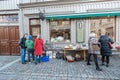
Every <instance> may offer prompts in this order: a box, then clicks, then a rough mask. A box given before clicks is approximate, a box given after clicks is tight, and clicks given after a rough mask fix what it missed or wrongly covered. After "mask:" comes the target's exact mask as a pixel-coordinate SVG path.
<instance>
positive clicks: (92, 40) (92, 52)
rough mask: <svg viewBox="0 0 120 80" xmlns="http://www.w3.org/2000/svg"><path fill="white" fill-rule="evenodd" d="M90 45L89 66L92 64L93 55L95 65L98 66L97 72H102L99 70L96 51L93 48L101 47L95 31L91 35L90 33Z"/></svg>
mask: <svg viewBox="0 0 120 80" xmlns="http://www.w3.org/2000/svg"><path fill="white" fill-rule="evenodd" d="M88 45H89V49H88V59H87V65H91V64H90V57H91V55H93V57H94V62H95V65H96V70H98V71H101V69H100V68H99V65H98V60H97V53H96V50H94V49H93V46H92V45H96V46H97V47H98V45H99V43H98V41H97V39H96V34H95V32H93V31H91V33H90V37H89V40H88Z"/></svg>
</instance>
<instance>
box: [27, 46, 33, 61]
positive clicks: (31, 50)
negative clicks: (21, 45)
mask: <svg viewBox="0 0 120 80" xmlns="http://www.w3.org/2000/svg"><path fill="white" fill-rule="evenodd" d="M27 54H28V61H29V62H30V58H31V56H30V55H32V59H33V60H34V50H33V49H30V48H29V49H27Z"/></svg>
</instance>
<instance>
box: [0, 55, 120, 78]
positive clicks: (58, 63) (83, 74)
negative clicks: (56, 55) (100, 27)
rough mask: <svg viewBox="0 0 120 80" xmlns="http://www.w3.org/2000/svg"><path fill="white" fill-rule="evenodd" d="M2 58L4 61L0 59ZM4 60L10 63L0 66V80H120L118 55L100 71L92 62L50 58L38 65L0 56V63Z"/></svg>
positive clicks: (119, 58)
mask: <svg viewBox="0 0 120 80" xmlns="http://www.w3.org/2000/svg"><path fill="white" fill-rule="evenodd" d="M4 58H5V59H6V61H5V60H2V59H4ZM11 58H12V60H11ZM13 58H14V59H13ZM7 60H8V61H7ZM4 61H5V62H8V63H6V64H5V65H4V66H6V65H8V64H9V63H11V64H9V66H7V67H5V68H3V69H1V68H2V67H4V66H2V67H1V66H0V69H1V70H0V80H120V57H118V56H113V57H112V58H111V63H110V66H109V67H108V68H107V67H106V66H100V67H101V68H102V69H103V71H101V72H99V71H96V70H95V65H94V62H91V64H92V65H90V66H87V65H86V62H84V61H79V62H73V63H68V62H66V61H64V60H61V59H51V60H50V61H49V62H42V63H40V64H38V65H34V64H33V63H30V64H29V63H27V64H24V65H23V64H21V63H20V61H19V57H18V56H16V57H14V56H9V57H6V56H0V64H1V63H4ZM99 63H101V62H100V60H99Z"/></svg>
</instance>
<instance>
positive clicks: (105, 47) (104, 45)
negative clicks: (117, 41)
mask: <svg viewBox="0 0 120 80" xmlns="http://www.w3.org/2000/svg"><path fill="white" fill-rule="evenodd" d="M98 41H99V42H100V43H101V49H100V51H101V55H102V65H104V59H105V58H106V67H108V66H109V56H111V55H112V50H111V48H110V46H109V42H111V43H112V44H113V41H112V39H110V38H109V37H108V36H107V35H106V31H105V30H104V29H103V30H102V34H101V36H100V38H99V40H98Z"/></svg>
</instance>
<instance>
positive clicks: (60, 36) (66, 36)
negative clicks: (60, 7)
mask: <svg viewBox="0 0 120 80" xmlns="http://www.w3.org/2000/svg"><path fill="white" fill-rule="evenodd" d="M70 28H71V24H70V20H55V21H50V41H51V42H54V43H57V42H67V43H69V42H70Z"/></svg>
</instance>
